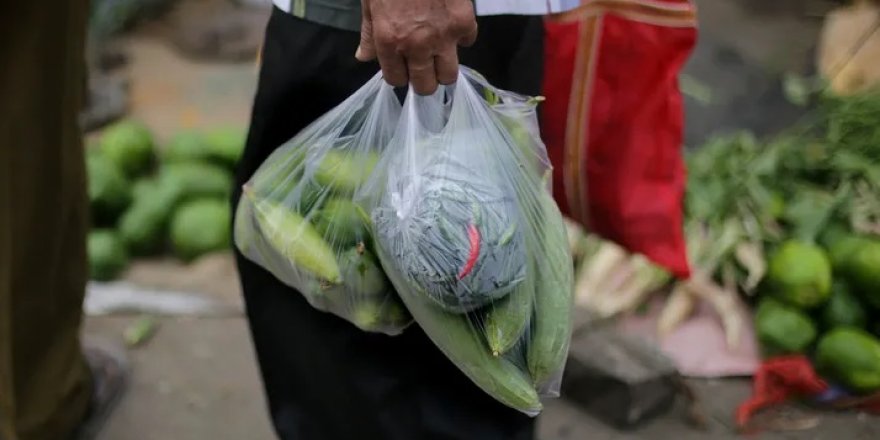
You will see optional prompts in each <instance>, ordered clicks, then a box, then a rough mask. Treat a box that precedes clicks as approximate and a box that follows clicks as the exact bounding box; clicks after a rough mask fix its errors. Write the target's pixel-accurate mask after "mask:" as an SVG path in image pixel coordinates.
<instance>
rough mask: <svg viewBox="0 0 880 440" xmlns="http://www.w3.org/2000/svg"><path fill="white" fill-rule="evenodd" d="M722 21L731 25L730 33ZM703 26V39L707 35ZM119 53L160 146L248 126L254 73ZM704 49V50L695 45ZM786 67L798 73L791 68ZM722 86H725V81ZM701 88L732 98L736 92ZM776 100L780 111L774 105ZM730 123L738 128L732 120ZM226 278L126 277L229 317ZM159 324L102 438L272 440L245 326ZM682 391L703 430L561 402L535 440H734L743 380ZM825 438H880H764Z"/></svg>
mask: <svg viewBox="0 0 880 440" xmlns="http://www.w3.org/2000/svg"><path fill="white" fill-rule="evenodd" d="M698 3H702V4H701V5H700V6H703V7H704V9H703V10H704V12H706V11H708V12H711V11H715V12H714V14H715V15H718V16H725V17H726V19H727V20H728V21H727V22H723V21H718V20H712V19H711V14H709V15H710V16H709V18H708V19H707V21H706V23H708V24H709V25H707V26H705V27H704V28H705V29H707V30H706V31H705V32H704V35H703V39H704V40H703V41H710V42H713V41H714V43H717V44H718V46H719V47H722V48H724V47H731V46H743V47H737V48H736V49H738V50H734V51H735V52H738V53H741V54H746V55H749V54H751V55H752V58H753V59H747V60H745V62H743V63H742V64H754V63H753V61H755V59H763V60H766V59H767V58H773V57H772V56H770V55H768V54H763V56H762V55H761V52H760V51H759V50H758V49H757V48H758V47H759V46H755V47H751V46H749V45H748V44H746V43H742V42H741V39H737V41H739V43H737V44H734V39H733V38H730V36H731V35H732V34H731V33H730V32H726V31H725V29H726V28H729V29H727V30H728V31H732V30H735V29H734V28H735V27H736V26H737V25H741V24H742V22H743V21H744V20H745V19H746V18H748V17H747V14H745V15H744V13H743V12H742V11H739V10H728V9H730V8H729V7H725V6H718V4H720V3H717V2H711V1H709V0H705V1H703V2H698ZM734 9H735V8H734ZM731 17H734V18H736V19H741V20H739V23H738V22H737V20H734V19H731ZM764 20H765V21H766V20H768V18H764ZM783 24H785V25H786V26H777V27H776V29H777V31H778V32H780V33H785V32H789V31H791V29H798V32H804V33H805V35H804V36H803V37H804V40H810V39H812V38H814V37H815V32H816V31H817V26H812V27H811V26H806V24H805V23H800V24H801V25H804V26H800V27H799V26H796V25H797V23H794V24H792V23H788V22H787V21H786V22H784V23H783ZM789 25H790V26H789ZM709 28H711V29H712V30H711V31H709V30H708V29H709ZM785 29H788V31H786V30H785ZM811 32H812V34H811ZM807 34H810V35H807ZM712 37H715V39H714V40H713V38H712ZM767 38H769V37H767V36H766V35H764V36H761V37H760V38H758V37H755V38H754V39H753V40H755V41H758V40H762V41H764V40H766V41H769V40H767ZM127 46H128V47H129V49H130V55H131V57H132V58H131V60H130V61H131V65H130V66H129V72H130V75H131V76H130V78H129V80H130V84H131V95H130V98H131V101H132V102H131V104H132V113H131V116H133V117H135V118H137V119H140V120H142V121H144V122H145V123H146V124H147V125H148V126H150V127H151V128H152V129H154V130H155V134H156V136H157V138H158V139H160V141H162V140H167V139H168V137H169V136H171V135H172V134H173V133H174V132H175V131H176V130H178V129H179V128H181V127H185V128H198V127H209V126H211V125H214V124H239V123H241V122H242V121H246V120H247V118H248V110H249V101H250V98H251V96H252V93H253V87H254V81H255V78H256V66H255V65H254V64H252V63H242V64H202V63H192V62H189V61H185V60H183V59H181V58H180V57H178V56H177V55H175V54H174V52H173V51H171V50H170V48H169V47H168V46H167V45H165V44H162V43H158V42H157V40H156V39H155V38H151V37H135V38H133V39H132V40H131V41H129V42H127ZM702 47H704V48H705V47H710V46H707V45H705V44H704V45H703V46H702ZM716 49H717V48H716ZM705 50H708V51H709V52H711V53H708V54H707V53H704V52H701V51H700V50H699V49H698V52H697V54H696V57H695V59H694V61H693V63H692V65H691V67H690V69H689V72H690V73H692V74H693V75H694V76H696V77H700V78H703V77H708V76H711V75H712V74H713V73H712V72H711V71H705V72H703V71H701V70H700V67H699V66H700V65H701V63H700V60H707V59H710V55H712V54H717V53H718V52H719V51H720V49H719V50H714V49H711V48H710V49H705ZM721 52H723V51H721ZM794 52H797V51H794ZM701 54H702V55H701ZM746 58H749V57H748V56H746ZM792 62H793V63H795V64H796V63H797V61H796V60H795V61H792ZM708 64H711V63H708ZM702 65H704V66H705V65H707V63H703V64H702ZM710 70H711V69H710ZM749 76H751V75H749ZM730 81H733V78H729V81H728V82H730ZM725 84H726V83H725ZM708 85H709V86H713V87H718V89H720V90H726V91H727V92H730V93H734V92H736V90H737V89H736V88H724V87H720V86H719V85H716V84H708ZM768 87H769V86H768ZM768 95H772V93H768ZM738 96H739V95H738ZM739 98H742V97H741V96H740V97H739ZM739 98H736V97H733V98H730V99H728V97H726V96H722V95H720V94H719V95H716V96H715V102H720V103H722V104H723V103H725V102H728V101H730V100H736V99H739ZM779 98H780V101H784V99H782V97H781V96H780V97H779ZM767 99H770V98H767ZM758 101H761V100H758ZM744 105H745V104H744ZM752 105H755V104H754V103H752ZM733 107H736V106H733V105H729V106H727V107H725V108H726V110H724V111H722V110H719V113H718V114H717V115H715V116H717V118H716V117H714V116H713V117H710V118H709V119H711V120H708V121H703V122H702V123H700V122H695V123H693V124H690V126H691V127H699V126H700V125H702V126H703V127H706V126H716V125H717V120H720V119H725V115H729V114H731V113H735V112H739V113H742V114H747V113H751V112H748V111H741V110H735V109H732V108H733ZM750 108H751V107H750ZM768 111H769V110H768ZM792 111H795V110H792ZM722 113H723V114H722ZM765 114H766V113H765ZM793 117H794V116H793ZM747 123H748V121H744V122H743V124H747ZM734 125H735V126H739V125H740V124H739V123H737V122H734ZM768 129H771V128H768ZM231 269H232V268H231V265H230V261H229V260H228V258H225V257H222V256H221V257H217V258H212V259H210V260H207V261H202V262H198V263H196V267H190V268H183V267H181V266H180V265H178V264H176V263H173V262H168V261H142V262H136V263H135V264H134V265H133V266H132V267H131V268H130V270H129V272H128V273H127V277H126V278H127V279H128V280H130V281H134V282H137V283H138V284H142V285H152V286H154V287H157V288H177V289H184V290H196V291H201V292H206V293H210V294H212V295H214V296H216V297H217V298H218V299H221V301H222V302H223V303H225V304H229V305H230V306H231V308H232V309H233V310H235V309H237V308H239V307H240V304H239V297H240V296H239V294H238V291H237V283H236V281H235V278H234V274H233V273H232V272H231ZM132 322H133V319H132V318H131V317H92V318H89V319H88V322H87V331H88V333H93V334H98V335H100V336H104V337H107V338H111V339H117V338H119V337H120V335H121V334H122V333H123V332H124V329H126V328H128V327H129V326H130V325H131V323H132ZM158 324H159V325H158V332H157V333H156V335H155V337H154V338H153V339H151V340H149V341H148V342H147V343H146V344H145V345H144V346H142V347H140V348H138V349H136V350H132V352H131V356H132V361H133V367H134V376H133V383H132V388H131V390H130V394H129V395H128V397H127V399H126V400H125V401H124V403H123V405H122V407H121V408H120V411H119V412H118V413H117V414H116V415H115V416H114V417H113V419H112V420H111V422H110V425H109V426H108V430H107V432H106V433H105V434H104V435H103V439H107V440H127V439H135V438H137V439H153V438H155V439H165V438H217V439H221V440H222V439H224V438H229V439H241V438H252V439H256V440H259V439H263V438H266V439H270V438H272V436H271V430H270V428H269V424H268V421H267V419H266V412H265V409H264V406H263V399H262V394H261V392H260V381H259V375H258V373H257V367H256V365H255V364H254V362H253V355H252V348H251V345H250V340H249V335H248V333H247V327H246V323H245V322H244V319H243V318H242V317H222V318H201V319H196V318H192V319H172V318H164V319H160V320H159V322H158ZM691 384H692V385H693V387H694V389H695V391H696V393H697V395H698V398H699V401H700V405H701V406H702V407H703V409H704V412H705V413H706V414H707V416H708V422H709V423H708V425H709V431H708V432H706V431H698V430H693V429H691V428H690V427H689V426H688V425H687V424H686V422H685V421H684V413H685V411H684V409H683V408H679V409H676V410H675V411H673V412H670V413H668V414H667V415H666V416H664V417H661V418H659V419H657V420H655V421H654V422H652V423H649V424H648V425H646V426H644V427H643V428H640V429H638V430H636V431H632V432H629V433H622V432H618V431H615V430H612V429H611V428H608V427H607V426H606V425H604V424H602V423H600V422H598V421H597V420H595V419H593V418H591V417H590V416H589V415H587V414H586V413H584V412H583V411H581V410H579V409H578V408H576V407H575V406H574V405H572V404H570V403H568V402H566V401H565V400H559V401H553V402H549V403H548V408H547V410H546V412H545V415H544V417H543V418H542V422H541V433H542V435H541V437H540V438H542V439H544V440H550V439H582V438H591V439H592V438H599V439H602V438H609V439H611V438H633V439H637V438H644V439H653V438H677V437H682V438H706V437H707V434H709V435H712V436H713V437H714V436H717V437H719V438H726V437H729V438H734V437H735V436H736V435H735V434H734V431H733V422H732V415H733V412H734V409H735V407H736V405H737V404H738V403H739V402H741V401H743V400H744V399H745V398H746V397H747V396H748V394H749V382H748V381H745V380H735V381H692V382H691ZM804 423H807V424H808V425H809V424H810V423H812V422H811V421H810V420H807V421H806V422H804ZM135 433H136V434H135ZM673 436H675V437H673ZM831 437H842V438H878V437H880V422H878V420H877V419H876V418H869V417H866V416H863V415H859V414H853V413H848V414H823V415H822V417H821V421H820V423H819V425H818V426H816V427H815V428H812V429H809V430H806V431H802V432H788V433H784V434H772V435H768V436H767V438H831Z"/></svg>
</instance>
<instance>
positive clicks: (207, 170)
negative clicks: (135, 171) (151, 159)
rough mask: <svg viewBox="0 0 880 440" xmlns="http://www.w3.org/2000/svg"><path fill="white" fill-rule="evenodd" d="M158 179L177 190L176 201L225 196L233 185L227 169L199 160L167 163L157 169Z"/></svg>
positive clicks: (162, 183) (229, 192) (227, 195)
mask: <svg viewBox="0 0 880 440" xmlns="http://www.w3.org/2000/svg"><path fill="white" fill-rule="evenodd" d="M159 181H160V184H161V185H168V186H171V187H174V188H175V189H176V190H177V191H178V192H179V199H178V200H177V201H176V202H178V203H182V202H185V201H188V200H195V199H201V198H211V197H213V198H227V197H229V195H230V194H231V192H232V185H233V183H232V182H233V179H232V174H230V173H229V172H228V171H226V170H225V169H223V168H221V167H219V166H216V165H211V164H209V163H200V162H184V163H173V164H168V165H166V166H164V167H162V169H161V170H160V171H159Z"/></svg>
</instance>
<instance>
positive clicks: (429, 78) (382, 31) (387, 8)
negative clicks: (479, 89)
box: [355, 0, 477, 95]
mask: <svg viewBox="0 0 880 440" xmlns="http://www.w3.org/2000/svg"><path fill="white" fill-rule="evenodd" d="M361 3H362V5H363V19H362V22H361V43H360V46H358V49H357V53H356V54H355V57H357V59H358V60H361V61H370V60H373V59H375V58H377V57H378V58H379V65H380V66H381V67H382V73H383V75H384V77H385V81H386V82H388V84H391V85H393V86H395V87H402V86H405V85H406V84H407V82H410V83H412V85H413V88H414V89H415V91H416V93H419V94H422V95H429V94H431V93H434V91H436V90H437V84H438V83H439V84H452V83H454V82H455V80H456V78H458V46H470V45H471V44H473V43H474V40H476V38H477V20H476V18H475V16H474V5H473V1H472V0H361Z"/></svg>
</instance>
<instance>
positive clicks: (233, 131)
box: [204, 127, 247, 169]
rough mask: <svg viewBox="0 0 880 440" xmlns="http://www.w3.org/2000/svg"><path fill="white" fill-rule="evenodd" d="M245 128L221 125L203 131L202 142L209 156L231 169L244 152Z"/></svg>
mask: <svg viewBox="0 0 880 440" xmlns="http://www.w3.org/2000/svg"><path fill="white" fill-rule="evenodd" d="M246 140H247V130H245V129H243V128H240V127H221V128H215V129H212V130H209V131H208V132H206V133H205V136H204V142H205V145H206V147H207V150H208V154H209V156H210V157H211V158H212V159H213V160H214V161H216V162H217V163H219V164H221V165H223V166H225V167H227V168H229V169H232V168H233V167H235V165H236V164H237V163H238V160H239V159H240V158H241V154H242V152H244V144H245V141H246Z"/></svg>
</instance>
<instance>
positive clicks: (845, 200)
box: [686, 90, 880, 391]
mask: <svg viewBox="0 0 880 440" xmlns="http://www.w3.org/2000/svg"><path fill="white" fill-rule="evenodd" d="M815 103H816V108H815V112H814V114H813V116H814V117H813V118H809V119H804V120H803V121H802V122H801V123H799V124H797V125H796V126H794V127H791V129H789V130H786V131H785V132H784V133H781V134H779V135H777V136H774V137H772V138H768V139H764V140H760V139H758V138H756V137H755V136H754V135H753V134H751V133H747V132H744V133H738V134H734V135H729V136H722V137H718V138H715V139H713V140H711V141H710V142H708V143H707V144H706V145H704V146H702V147H700V148H699V149H697V150H696V151H694V152H693V153H691V154H690V155H689V156H688V187H687V203H686V215H687V230H688V242H689V243H688V244H689V246H690V247H694V248H699V249H704V250H706V251H705V252H702V253H698V254H696V256H691V259H692V262H693V264H695V265H696V266H697V268H698V269H699V270H700V271H703V272H705V273H711V274H713V275H714V276H715V278H717V279H719V280H723V283H724V284H725V285H727V284H733V283H734V282H735V284H736V285H737V286H738V287H739V288H740V290H741V291H742V292H743V293H744V294H745V295H746V296H748V297H750V298H755V299H757V301H756V302H757V309H756V315H755V326H756V331H757V334H758V338H759V340H760V342H761V345H762V347H763V349H764V351H765V353H766V354H767V355H774V354H785V353H805V354H808V355H812V356H813V358H814V360H815V364H816V367H817V369H818V370H820V372H821V373H823V374H824V375H825V376H826V377H827V378H828V379H829V380H831V381H834V382H837V383H839V384H841V385H844V386H846V387H849V388H851V389H852V390H855V391H872V390H880V340H878V338H880V325H878V322H880V161H878V160H880V142H878V141H877V140H878V139H880V125H878V124H877V121H878V120H880V90H876V91H871V92H866V93H863V94H859V95H853V96H835V95H832V94H830V93H826V92H821V93H820V94H819V95H817V96H816V97H815ZM729 281H730V282H729Z"/></svg>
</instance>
